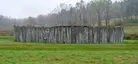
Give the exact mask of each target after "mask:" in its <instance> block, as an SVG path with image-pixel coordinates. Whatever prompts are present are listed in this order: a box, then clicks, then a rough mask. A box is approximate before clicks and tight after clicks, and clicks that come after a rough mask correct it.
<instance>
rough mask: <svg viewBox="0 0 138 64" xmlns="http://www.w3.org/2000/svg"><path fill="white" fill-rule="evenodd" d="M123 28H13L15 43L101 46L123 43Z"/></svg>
mask: <svg viewBox="0 0 138 64" xmlns="http://www.w3.org/2000/svg"><path fill="white" fill-rule="evenodd" d="M123 36H124V29H123V27H109V28H107V27H88V26H86V27H79V26H72V27H68V26H56V27H27V26H14V38H15V41H17V42H51V43H59V44H103V43H107V42H110V43H121V42H123Z"/></svg>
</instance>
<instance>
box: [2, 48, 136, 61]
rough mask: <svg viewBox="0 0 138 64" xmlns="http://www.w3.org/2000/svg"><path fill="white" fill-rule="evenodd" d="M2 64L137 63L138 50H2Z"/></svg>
mask: <svg viewBox="0 0 138 64" xmlns="http://www.w3.org/2000/svg"><path fill="white" fill-rule="evenodd" d="M0 59H1V61H0V63H1V64H137V63H138V61H137V60H138V51H134V50H131V51H77V50H75V51H31V50H30V51H28V50H26V51H16V50H0Z"/></svg>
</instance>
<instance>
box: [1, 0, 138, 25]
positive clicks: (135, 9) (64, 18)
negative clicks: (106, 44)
mask: <svg viewBox="0 0 138 64" xmlns="http://www.w3.org/2000/svg"><path fill="white" fill-rule="evenodd" d="M137 16H138V0H123V1H115V2H112V1H111V0H92V1H90V2H88V3H86V2H85V1H83V0H80V2H77V3H76V5H75V6H72V5H70V4H69V5H68V4H66V3H61V4H60V5H59V6H58V7H57V8H55V9H54V10H53V11H52V12H51V13H49V14H47V15H39V16H37V17H35V18H34V17H28V18H24V19H15V18H8V17H5V16H2V15H1V16H0V27H2V26H3V27H7V26H12V25H27V26H34V25H38V26H86V25H87V26H112V25H120V26H122V25H124V24H125V23H127V22H130V21H131V20H137ZM135 22H137V21H135Z"/></svg>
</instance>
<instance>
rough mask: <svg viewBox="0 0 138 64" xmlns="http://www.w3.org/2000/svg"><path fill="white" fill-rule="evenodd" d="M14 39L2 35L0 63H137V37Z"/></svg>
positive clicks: (0, 40) (0, 39) (0, 38)
mask: <svg viewBox="0 0 138 64" xmlns="http://www.w3.org/2000/svg"><path fill="white" fill-rule="evenodd" d="M12 39H13V37H8V36H6V37H3V36H1V37H0V64H138V44H136V43H138V41H137V40H125V41H124V43H125V44H123V43H122V44H44V43H29V42H28V43H21V42H14V41H13V40H12ZM134 43H135V44H134Z"/></svg>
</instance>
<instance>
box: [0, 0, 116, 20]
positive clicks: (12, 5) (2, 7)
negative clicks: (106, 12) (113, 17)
mask: <svg viewBox="0 0 138 64" xmlns="http://www.w3.org/2000/svg"><path fill="white" fill-rule="evenodd" d="M78 1H80V0H0V15H4V16H9V17H12V18H25V17H28V16H33V17H36V16H37V15H39V14H47V13H49V12H51V11H52V10H53V9H54V8H56V7H57V6H58V5H59V4H60V3H67V4H75V3H76V2H78ZM84 1H86V2H88V1H90V0H84ZM113 1H115V0H113Z"/></svg>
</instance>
